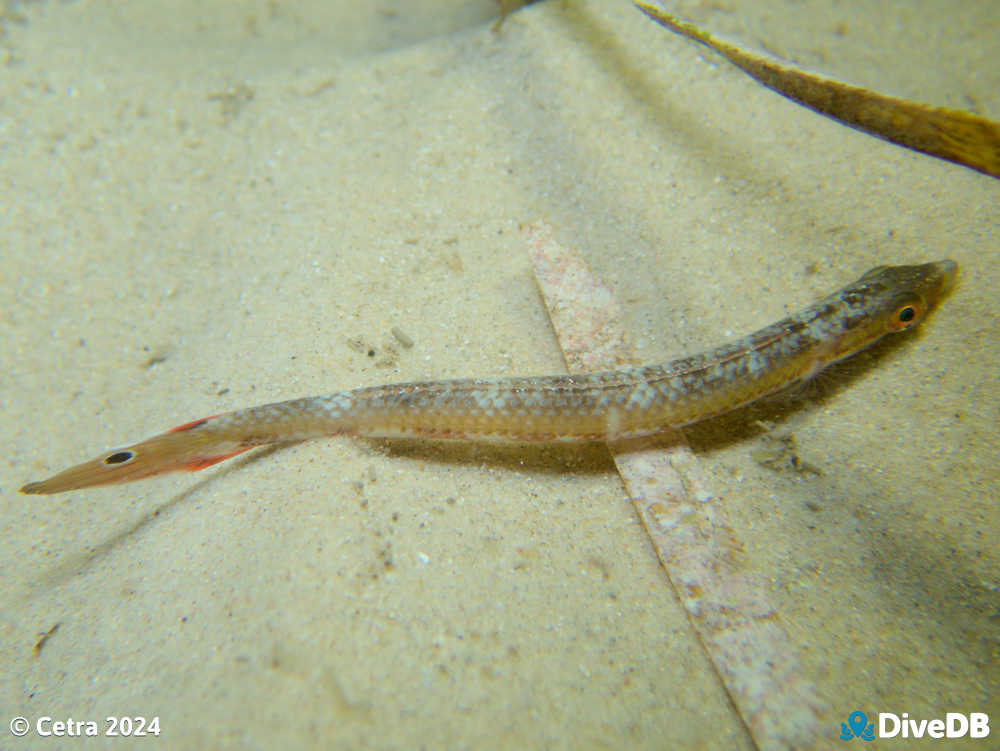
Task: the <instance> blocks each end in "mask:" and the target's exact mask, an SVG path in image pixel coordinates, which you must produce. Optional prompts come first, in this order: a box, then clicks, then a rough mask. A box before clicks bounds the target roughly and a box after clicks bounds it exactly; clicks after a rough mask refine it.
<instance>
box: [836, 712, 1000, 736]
mask: <svg viewBox="0 0 1000 751" xmlns="http://www.w3.org/2000/svg"><path fill="white" fill-rule="evenodd" d="M989 734H990V717H989V715H987V714H986V713H985V712H969V713H968V714H964V713H962V712H948V713H946V714H945V716H944V719H943V720H942V719H940V718H935V719H933V720H927V719H923V720H915V719H913V718H911V717H910V715H909V714H907V713H906V712H903V713H902V714H901V715H898V714H893V713H892V712H879V713H878V735H877V736H876V734H875V723H874V722H868V716H867V715H866V714H865V713H864V712H862V711H860V710H855V711H854V712H851V714H850V715H848V717H847V722H842V723H840V739H841V740H843V741H849V740H853V739H854V738H859V739H861V740H862V741H873V740H875V738H876V737H878V738H965V737H966V736H968V737H969V738H986V737H987V736H989Z"/></svg>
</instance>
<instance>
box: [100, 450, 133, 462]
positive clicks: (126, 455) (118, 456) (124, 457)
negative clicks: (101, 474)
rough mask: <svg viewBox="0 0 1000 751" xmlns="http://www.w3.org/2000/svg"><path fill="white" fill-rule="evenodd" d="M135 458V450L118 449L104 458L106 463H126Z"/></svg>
mask: <svg viewBox="0 0 1000 751" xmlns="http://www.w3.org/2000/svg"><path fill="white" fill-rule="evenodd" d="M133 459H135V452H133V451H116V452H115V453H113V454H112V455H111V456H107V457H105V458H104V463H105V464H125V463H126V462H130V461H132V460H133Z"/></svg>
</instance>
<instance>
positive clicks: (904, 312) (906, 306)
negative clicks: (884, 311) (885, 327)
mask: <svg viewBox="0 0 1000 751" xmlns="http://www.w3.org/2000/svg"><path fill="white" fill-rule="evenodd" d="M924 307H925V306H924V304H923V301H922V300H908V301H907V302H905V303H902V304H901V305H899V306H898V307H897V308H896V309H895V310H894V311H893V313H892V316H891V317H890V318H889V330H890V331H905V330H906V329H908V328H910V327H911V326H914V325H916V324H917V323H918V322H919V321H920V319H921V317H922V316H923V314H924Z"/></svg>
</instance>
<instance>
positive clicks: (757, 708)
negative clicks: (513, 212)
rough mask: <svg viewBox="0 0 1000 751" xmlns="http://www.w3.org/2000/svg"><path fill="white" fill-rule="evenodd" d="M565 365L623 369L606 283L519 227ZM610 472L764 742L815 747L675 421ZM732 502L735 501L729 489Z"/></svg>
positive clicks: (728, 533) (631, 446)
mask: <svg viewBox="0 0 1000 751" xmlns="http://www.w3.org/2000/svg"><path fill="white" fill-rule="evenodd" d="M521 229H522V232H523V234H524V238H525V242H526V244H527V246H528V249H529V253H530V256H531V261H532V264H533V266H534V269H535V276H536V278H537V280H538V286H539V288H540V289H541V291H542V296H543V298H544V300H545V305H546V307H547V308H548V311H549V316H550V318H551V319H552V325H553V327H554V329H555V331H556V335H557V336H558V338H559V342H560V345H561V346H562V349H563V354H564V357H565V359H566V363H567V366H568V367H569V370H570V372H586V371H594V370H606V369H613V368H618V367H621V366H622V365H624V364H627V363H629V362H630V361H631V354H632V353H631V347H630V345H629V344H628V343H627V339H626V336H625V334H624V332H623V330H622V329H621V326H620V318H621V315H620V308H619V305H618V303H617V301H616V299H615V297H614V294H613V292H612V291H611V288H610V287H609V285H608V284H607V283H606V282H604V281H603V280H600V279H598V278H596V277H595V276H594V274H593V273H592V272H591V271H590V269H589V268H588V266H587V264H586V263H585V262H584V261H583V259H582V258H581V257H580V256H579V255H577V254H576V253H575V252H573V251H572V250H569V249H567V248H564V247H563V246H561V245H560V244H559V243H558V242H557V241H556V240H555V237H554V233H553V231H552V229H551V227H549V226H548V225H547V224H545V223H543V222H536V223H533V224H529V225H524V226H522V228H521ZM610 449H611V453H612V455H613V456H614V459H615V463H616V465H617V467H618V472H619V473H620V474H621V477H622V479H623V480H624V482H625V486H626V488H627V489H628V492H629V495H630V496H631V498H632V502H633V503H634V504H635V508H636V511H637V512H638V514H639V517H640V518H641V519H642V523H643V525H644V526H645V528H646V532H648V533H649V537H650V539H651V540H652V541H653V545H654V546H655V547H656V552H657V555H658V556H659V558H660V562H661V563H662V564H663V568H664V569H665V570H666V572H667V575H668V576H669V578H670V581H671V583H672V584H673V587H674V590H675V591H676V593H677V596H678V598H679V599H680V601H681V602H682V603H683V605H684V607H685V609H686V610H687V613H688V617H689V618H690V620H691V623H692V625H693V626H694V629H695V632H696V633H697V634H698V637H699V639H700V640H701V642H702V644H703V645H704V647H705V651H706V652H707V653H708V656H709V658H710V659H711V661H712V663H713V664H714V665H715V669H716V671H717V672H718V674H719V677H720V678H721V679H722V682H723V684H724V685H725V687H726V690H727V691H728V693H729V696H730V697H731V699H732V701H733V704H734V705H735V706H736V708H737V709H738V711H739V713H740V715H741V717H742V719H743V722H744V724H745V725H746V727H747V729H748V731H749V732H750V735H751V737H752V739H753V741H754V743H755V744H756V745H757V747H758V748H761V749H791V748H795V749H806V748H813V747H818V745H817V744H819V743H820V741H821V740H823V739H824V737H828V736H829V730H827V731H826V732H824V730H823V729H821V727H820V724H819V715H820V714H821V704H820V702H819V700H818V698H817V697H816V695H815V692H814V691H813V689H812V686H811V684H810V683H809V682H808V681H807V680H806V679H805V677H804V676H803V675H802V673H801V669H800V666H799V661H798V658H797V656H796V653H795V649H794V647H792V645H791V639H790V638H789V636H788V634H787V633H786V632H785V629H784V628H783V626H782V625H781V623H780V621H779V619H778V615H777V613H776V612H775V609H774V607H773V606H772V605H771V603H770V602H769V600H768V597H767V591H766V588H765V587H764V586H763V584H761V583H759V582H756V581H754V580H753V579H752V578H751V577H750V576H749V575H747V573H745V572H744V571H741V570H740V569H739V568H738V566H737V561H738V560H739V554H740V551H739V547H740V544H739V542H738V539H737V537H736V535H735V534H734V533H733V530H732V527H731V525H730V523H729V519H728V514H727V513H726V508H725V506H724V505H723V504H722V502H721V501H720V500H719V499H718V497H716V496H714V495H712V493H711V492H710V491H709V490H708V489H707V488H706V486H705V484H704V480H703V479H702V471H701V469H700V467H699V462H698V459H697V457H696V456H695V455H694V453H693V452H692V451H691V449H690V447H689V446H688V445H687V442H686V441H685V439H684V436H683V433H681V431H679V430H675V431H669V432H668V433H665V434H663V435H660V436H658V437H657V438H655V439H652V440H647V441H644V442H642V443H641V444H638V443H637V442H635V441H631V442H628V443H620V444H610ZM729 502H732V499H729Z"/></svg>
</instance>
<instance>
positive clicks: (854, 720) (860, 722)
mask: <svg viewBox="0 0 1000 751" xmlns="http://www.w3.org/2000/svg"><path fill="white" fill-rule="evenodd" d="M847 724H848V725H850V726H851V731H852V732H853V733H854V736H855V737H856V738H860V737H861V734H862V733H864V732H865V728H866V727H867V726H868V718H867V717H865V713H864V712H851V714H850V715H849V716H848V718H847Z"/></svg>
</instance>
